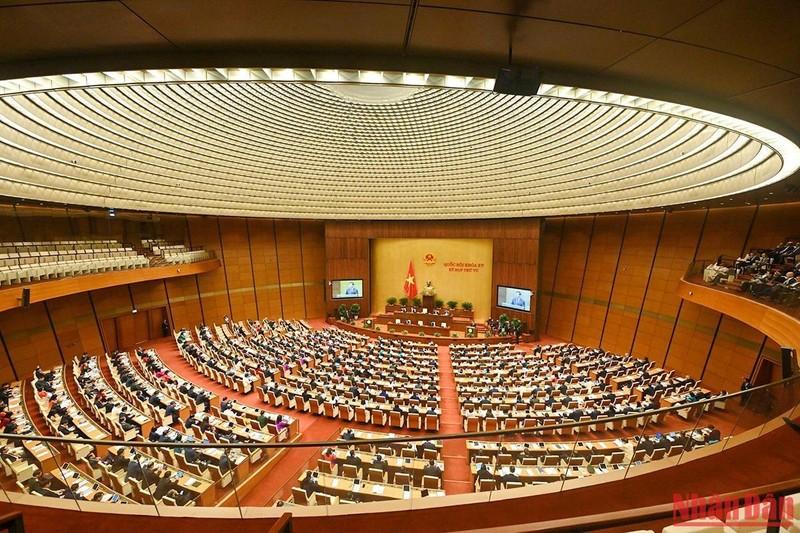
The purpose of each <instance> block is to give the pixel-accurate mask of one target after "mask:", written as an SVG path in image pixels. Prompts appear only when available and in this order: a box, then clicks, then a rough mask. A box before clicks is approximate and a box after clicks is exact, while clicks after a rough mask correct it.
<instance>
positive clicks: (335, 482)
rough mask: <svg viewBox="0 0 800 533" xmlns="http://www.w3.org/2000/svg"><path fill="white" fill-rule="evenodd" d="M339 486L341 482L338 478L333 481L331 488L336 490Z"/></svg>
mask: <svg viewBox="0 0 800 533" xmlns="http://www.w3.org/2000/svg"><path fill="white" fill-rule="evenodd" d="M338 486H339V480H338V479H337V478H333V479H332V480H331V487H333V488H336V487H338Z"/></svg>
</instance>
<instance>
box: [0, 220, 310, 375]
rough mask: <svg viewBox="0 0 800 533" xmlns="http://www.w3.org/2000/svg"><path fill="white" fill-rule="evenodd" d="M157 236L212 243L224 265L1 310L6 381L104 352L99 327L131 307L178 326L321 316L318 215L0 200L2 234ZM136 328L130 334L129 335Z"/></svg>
mask: <svg viewBox="0 0 800 533" xmlns="http://www.w3.org/2000/svg"><path fill="white" fill-rule="evenodd" d="M156 237H161V238H165V239H168V240H174V241H179V242H184V243H186V244H189V245H191V246H198V247H203V248H205V249H207V250H212V251H214V252H215V254H216V257H217V258H218V259H219V260H220V262H221V263H222V266H221V267H219V268H216V269H214V270H212V271H210V272H206V273H202V274H198V275H190V276H183V277H176V278H168V279H155V280H150V281H144V282H140V283H133V284H129V285H125V284H122V285H116V286H112V287H107V288H103V289H98V290H89V291H85V292H80V293H78V294H73V295H71V296H66V297H62V298H56V299H50V300H47V301H45V302H40V303H34V304H32V305H31V306H30V307H29V308H28V309H22V308H16V309H13V310H11V311H5V312H0V382H7V381H13V380H14V379H18V378H24V377H26V376H30V375H31V373H32V372H33V369H34V368H35V367H36V365H37V364H39V365H41V366H42V367H43V368H49V367H52V366H55V365H57V364H61V363H62V361H63V360H69V359H70V358H72V357H73V356H74V355H77V354H80V353H82V352H84V351H87V352H89V353H102V352H104V351H106V350H107V349H108V346H109V344H110V342H111V341H110V340H109V339H107V338H105V337H107V336H108V335H110V334H109V333H106V334H105V335H104V333H103V328H104V326H103V324H104V323H107V321H108V320H109V319H112V318H113V317H120V316H128V317H130V311H131V308H132V307H136V308H138V309H139V310H140V311H146V310H148V309H161V308H164V309H165V310H166V316H167V317H168V318H169V319H170V321H171V323H172V326H173V327H175V328H181V327H192V326H194V325H196V324H200V323H201V322H208V323H211V322H217V323H219V322H221V321H222V319H223V316H224V315H228V316H231V317H233V318H234V319H236V320H243V319H248V318H256V317H260V318H264V317H273V318H274V317H278V316H285V317H287V318H298V319H303V318H317V317H324V316H325V301H324V293H323V278H324V276H325V260H324V258H325V241H324V226H323V224H322V223H321V222H313V221H298V220H293V221H283V220H264V219H244V218H222V217H219V218H218V217H193V216H169V215H158V214H136V213H117V216H116V217H113V218H112V217H109V216H108V214H107V212H105V211H90V210H88V209H81V208H63V207H62V208H52V207H32V206H23V205H18V206H12V205H0V241H26V240H27V241H35V240H56V239H82V238H107V239H118V240H120V241H123V242H135V241H137V240H139V239H142V238H156ZM136 272H139V271H136ZM83 278H85V277H82V279H83ZM75 279H77V278H75ZM59 282H60V281H59ZM59 282H55V283H59ZM45 283H52V282H45ZM13 287H19V286H13ZM139 315H142V313H139ZM125 327H128V328H129V329H132V328H134V326H133V325H132V324H131V323H127V325H126V326H125ZM120 333H122V332H120ZM111 335H113V333H112V334H111ZM135 335H136V332H133V331H129V332H127V333H126V337H125V338H134V339H135V338H136V336H135Z"/></svg>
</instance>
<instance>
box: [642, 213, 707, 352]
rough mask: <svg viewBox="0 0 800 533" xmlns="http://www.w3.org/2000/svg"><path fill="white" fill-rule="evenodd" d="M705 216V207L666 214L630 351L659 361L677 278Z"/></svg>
mask: <svg viewBox="0 0 800 533" xmlns="http://www.w3.org/2000/svg"><path fill="white" fill-rule="evenodd" d="M705 218H706V212H705V211H704V210H698V211H680V212H673V213H670V214H669V215H667V218H666V220H665V221H664V228H663V230H662V233H661V239H660V241H659V244H658V249H657V250H656V257H655V260H654V262H653V269H652V274H651V276H650V283H649V284H648V287H647V291H646V293H645V298H644V304H643V306H642V313H641V315H642V316H641V318H640V319H639V327H638V329H637V330H636V331H635V332H634V343H633V352H632V353H633V354H634V355H636V356H638V357H649V358H650V359H652V360H654V361H658V362H662V361H663V360H664V358H665V356H666V354H667V349H668V347H669V343H670V339H671V338H672V332H673V330H674V329H675V321H676V319H677V314H678V309H679V308H680V305H681V299H680V297H679V296H678V282H679V281H680V279H681V276H683V275H684V273H685V272H686V268H687V266H688V265H689V262H690V261H691V260H692V259H693V258H694V254H695V250H696V248H697V242H698V240H699V239H700V233H701V232H702V230H703V225H704V222H705Z"/></svg>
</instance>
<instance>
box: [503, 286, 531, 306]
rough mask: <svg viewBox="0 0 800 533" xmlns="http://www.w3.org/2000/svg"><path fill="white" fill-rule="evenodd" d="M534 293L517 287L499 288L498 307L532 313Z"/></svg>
mask: <svg viewBox="0 0 800 533" xmlns="http://www.w3.org/2000/svg"><path fill="white" fill-rule="evenodd" d="M532 298H533V291H530V290H528V289H520V288H517V287H506V286H505V285H498V286H497V306H498V307H506V308H508V309H516V310H518V311H530V310H531V299H532Z"/></svg>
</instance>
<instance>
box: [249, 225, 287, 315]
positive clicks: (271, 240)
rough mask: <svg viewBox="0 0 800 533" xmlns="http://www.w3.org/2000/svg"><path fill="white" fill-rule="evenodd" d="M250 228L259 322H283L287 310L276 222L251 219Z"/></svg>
mask: <svg viewBox="0 0 800 533" xmlns="http://www.w3.org/2000/svg"><path fill="white" fill-rule="evenodd" d="M247 227H248V230H249V232H250V253H251V254H252V257H253V263H252V265H253V280H254V282H255V287H256V291H255V292H256V304H257V307H258V313H259V315H258V318H259V319H264V318H271V319H275V318H280V317H281V316H282V315H283V306H282V305H281V288H280V281H279V276H278V250H277V248H276V247H275V226H274V223H273V221H272V220H262V219H256V218H251V219H248V220H247ZM253 318H256V317H253Z"/></svg>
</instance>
